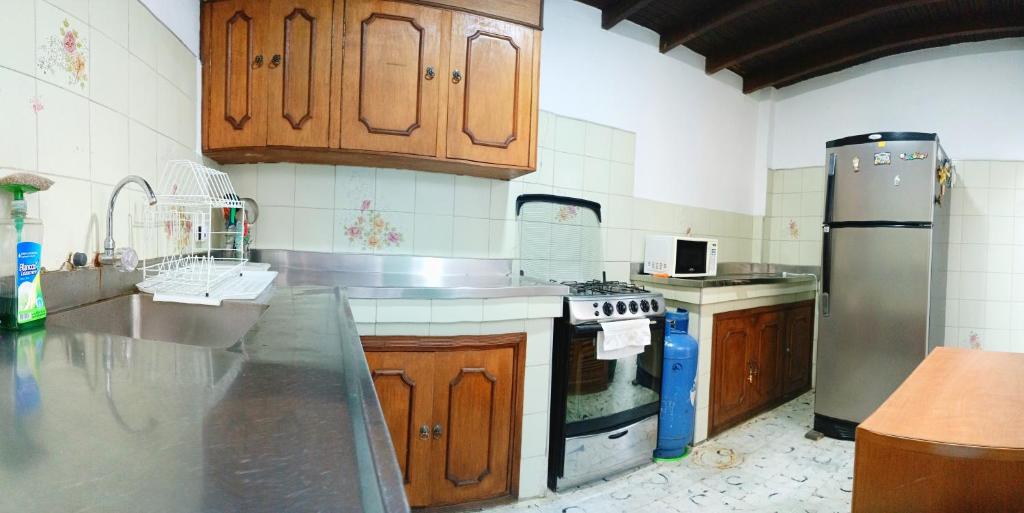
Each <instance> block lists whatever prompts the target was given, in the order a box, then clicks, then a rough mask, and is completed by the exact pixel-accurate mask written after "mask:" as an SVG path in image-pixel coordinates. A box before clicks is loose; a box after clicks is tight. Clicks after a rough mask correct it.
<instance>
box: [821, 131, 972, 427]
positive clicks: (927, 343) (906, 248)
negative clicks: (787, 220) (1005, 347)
mask: <svg viewBox="0 0 1024 513" xmlns="http://www.w3.org/2000/svg"><path fill="white" fill-rule="evenodd" d="M826 170H827V178H826V193H825V219H824V224H823V227H822V229H823V233H822V265H821V273H822V275H821V289H820V304H819V311H820V313H819V327H818V352H817V361H816V362H817V368H816V372H817V377H816V384H815V389H816V395H815V400H814V429H815V430H816V431H819V432H821V433H823V434H825V435H826V436H829V437H832V438H840V439H846V440H852V439H853V436H854V430H855V428H856V425H857V424H858V423H860V422H862V421H863V420H864V419H866V418H867V417H868V416H869V415H870V414H871V413H872V412H873V411H875V409H876V408H878V406H880V405H881V404H882V402H883V401H884V400H885V399H886V398H887V397H889V394H891V393H892V392H893V391H894V390H895V389H896V387H898V386H899V385H900V383H902V382H903V380H904V379H906V377H907V376H909V375H910V372H911V371H912V370H914V368H915V367H916V366H917V364H919V363H921V361H922V360H923V359H924V357H925V356H926V355H927V354H928V352H929V351H930V350H931V349H932V348H934V347H936V346H940V345H942V343H943V337H944V327H943V326H944V325H945V313H946V304H945V301H946V300H945V297H946V273H945V269H946V261H947V253H948V247H949V244H948V242H949V210H950V198H951V194H952V191H951V190H950V185H951V181H952V166H951V163H950V161H949V159H948V158H947V157H946V154H945V153H944V152H943V150H942V147H941V146H940V145H939V140H938V137H937V136H936V135H935V134H927V133H915V132H882V133H875V134H865V135H857V136H852V137H846V138H843V139H837V140H835V141H830V142H828V143H827V144H826Z"/></svg>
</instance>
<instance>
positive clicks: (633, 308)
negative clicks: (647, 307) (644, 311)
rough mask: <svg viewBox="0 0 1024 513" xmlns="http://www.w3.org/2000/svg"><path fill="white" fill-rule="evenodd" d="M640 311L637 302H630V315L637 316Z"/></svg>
mask: <svg viewBox="0 0 1024 513" xmlns="http://www.w3.org/2000/svg"><path fill="white" fill-rule="evenodd" d="M638 310H640V305H638V304H636V301H630V302H629V313H633V314H635V313H636V312H637V311H638Z"/></svg>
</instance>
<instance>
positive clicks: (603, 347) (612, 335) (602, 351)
mask: <svg viewBox="0 0 1024 513" xmlns="http://www.w3.org/2000/svg"><path fill="white" fill-rule="evenodd" d="M650 343H651V321H650V320H649V319H646V318H644V319H630V320H626V321H611V322H602V323H601V331H599V332H597V359H598V360H618V359H619V358H625V357H627V356H631V355H635V354H640V353H642V352H643V351H644V347H646V346H648V345H649V344H650Z"/></svg>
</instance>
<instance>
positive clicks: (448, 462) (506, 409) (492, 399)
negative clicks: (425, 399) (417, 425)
mask: <svg viewBox="0 0 1024 513" xmlns="http://www.w3.org/2000/svg"><path fill="white" fill-rule="evenodd" d="M513 356H514V355H513V349H512V348H501V349H487V350H483V351H453V352H444V353H437V359H436V360H435V362H436V363H435V365H436V367H435V372H436V379H435V384H434V417H435V418H436V419H441V422H442V424H441V425H442V426H446V430H445V431H443V432H442V433H441V438H440V440H439V441H440V442H441V445H439V449H440V448H441V447H443V450H438V451H436V452H435V453H434V462H433V465H432V466H433V468H434V470H435V471H434V473H433V477H432V480H431V481H432V492H433V496H434V503H435V504H458V503H462V502H467V501H471V500H479V499H486V498H492V497H498V496H501V495H505V494H507V493H508V488H509V477H510V476H509V467H510V466H509V451H510V449H511V441H512V433H514V432H515V429H514V427H513V421H514V418H513V415H514V411H513V408H512V406H513V402H512V396H513V390H514V389H513V387H514V382H515V380H516V375H515V372H514V370H513V362H514V361H515V360H514V358H513Z"/></svg>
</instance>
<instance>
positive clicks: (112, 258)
mask: <svg viewBox="0 0 1024 513" xmlns="http://www.w3.org/2000/svg"><path fill="white" fill-rule="evenodd" d="M129 183H136V184H138V185H139V187H141V188H142V192H144V193H145V194H146V199H147V200H148V201H149V204H150V205H156V194H154V193H153V188H152V187H150V185H149V182H147V181H146V180H145V179H144V178H142V177H141V176H138V175H128V176H126V177H124V178H122V179H121V181H120V182H117V185H115V186H114V192H113V193H111V194H110V204H109V205H107V237H106V238H105V239H103V254H102V255H100V264H102V265H113V266H114V269H117V270H118V271H120V272H131V271H134V270H135V267H136V266H138V265H139V255H138V253H136V252H135V250H134V249H132V248H129V247H124V248H117V245H116V244H114V204H115V203H116V202H117V195H118V194H119V193H120V192H121V189H123V188H124V186H125V185H128V184H129Z"/></svg>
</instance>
